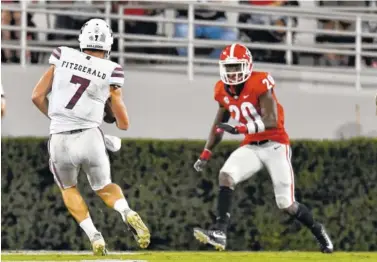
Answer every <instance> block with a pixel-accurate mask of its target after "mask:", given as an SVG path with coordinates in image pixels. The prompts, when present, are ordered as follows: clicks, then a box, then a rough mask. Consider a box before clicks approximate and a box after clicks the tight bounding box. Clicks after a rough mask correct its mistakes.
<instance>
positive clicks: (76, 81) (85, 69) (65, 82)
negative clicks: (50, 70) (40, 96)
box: [48, 46, 124, 134]
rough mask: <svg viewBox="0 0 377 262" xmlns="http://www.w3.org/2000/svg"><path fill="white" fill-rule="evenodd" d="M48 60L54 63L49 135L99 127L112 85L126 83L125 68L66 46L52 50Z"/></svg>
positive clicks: (120, 85) (49, 111)
mask: <svg viewBox="0 0 377 262" xmlns="http://www.w3.org/2000/svg"><path fill="white" fill-rule="evenodd" d="M49 63H50V64H52V65H55V72H54V80H53V83H52V90H51V93H50V97H49V110H48V115H49V117H50V118H51V124H50V134H55V133H60V132H66V131H71V130H76V129H85V128H93V127H98V126H100V125H101V123H102V119H103V114H104V106H105V102H106V100H107V99H108V97H109V95H110V87H109V86H110V85H116V86H119V87H122V86H123V84H124V72H123V68H122V67H121V66H120V65H119V64H117V63H114V62H112V61H110V60H107V59H101V58H98V57H94V56H90V55H88V54H85V53H83V52H80V51H78V50H75V49H72V48H69V47H63V46H62V47H58V48H56V49H55V50H54V51H53V52H52V54H51V56H50V59H49Z"/></svg>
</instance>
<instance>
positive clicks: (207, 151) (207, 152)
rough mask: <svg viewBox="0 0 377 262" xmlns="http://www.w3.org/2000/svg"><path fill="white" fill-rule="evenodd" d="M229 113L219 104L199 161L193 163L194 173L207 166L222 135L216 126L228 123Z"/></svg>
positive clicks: (222, 132)
mask: <svg viewBox="0 0 377 262" xmlns="http://www.w3.org/2000/svg"><path fill="white" fill-rule="evenodd" d="M229 118H230V113H229V111H228V110H226V109H225V108H224V107H223V106H222V105H221V104H219V108H218V109H217V113H216V117H215V120H214V122H213V124H212V127H211V131H210V133H209V137H208V139H207V142H206V144H205V146H204V149H203V151H202V153H201V154H200V157H199V159H198V160H197V161H196V162H195V164H194V168H195V170H196V171H198V172H199V171H202V170H203V167H204V166H205V165H206V164H207V162H208V160H209V159H210V158H211V155H212V150H213V149H214V148H215V146H216V145H218V144H219V143H220V142H221V140H222V138H223V135H224V131H223V130H221V129H219V128H218V127H217V125H218V124H219V123H226V122H228V121H229Z"/></svg>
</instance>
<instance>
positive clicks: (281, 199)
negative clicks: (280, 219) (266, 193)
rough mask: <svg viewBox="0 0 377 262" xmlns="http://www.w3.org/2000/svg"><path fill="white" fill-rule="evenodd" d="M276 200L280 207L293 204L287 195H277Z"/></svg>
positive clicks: (283, 207) (284, 207)
mask: <svg viewBox="0 0 377 262" xmlns="http://www.w3.org/2000/svg"><path fill="white" fill-rule="evenodd" d="M275 200H276V205H277V206H278V208H279V209H286V208H288V207H290V206H291V205H292V204H293V203H292V199H290V198H289V197H285V196H276V197H275Z"/></svg>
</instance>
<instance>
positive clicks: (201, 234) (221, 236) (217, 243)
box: [194, 227, 226, 251]
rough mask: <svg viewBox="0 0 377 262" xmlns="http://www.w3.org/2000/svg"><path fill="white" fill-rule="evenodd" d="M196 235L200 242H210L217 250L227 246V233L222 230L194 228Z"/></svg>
mask: <svg viewBox="0 0 377 262" xmlns="http://www.w3.org/2000/svg"><path fill="white" fill-rule="evenodd" d="M194 237H195V238H196V239H197V240H199V242H201V243H204V244H210V245H212V246H214V247H215V249H216V250H219V251H223V250H225V246H226V235H225V233H224V232H223V231H220V230H204V229H201V228H198V227H196V228H194Z"/></svg>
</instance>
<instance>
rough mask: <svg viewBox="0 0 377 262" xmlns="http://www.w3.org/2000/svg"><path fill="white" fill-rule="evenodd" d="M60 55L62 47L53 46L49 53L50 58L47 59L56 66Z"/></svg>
mask: <svg viewBox="0 0 377 262" xmlns="http://www.w3.org/2000/svg"><path fill="white" fill-rule="evenodd" d="M61 55H62V49H61V48H60V47H57V48H55V49H54V50H53V51H52V53H51V55H50V59H48V62H49V64H50V65H54V66H57V65H58V63H59V61H60V57H61Z"/></svg>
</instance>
